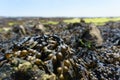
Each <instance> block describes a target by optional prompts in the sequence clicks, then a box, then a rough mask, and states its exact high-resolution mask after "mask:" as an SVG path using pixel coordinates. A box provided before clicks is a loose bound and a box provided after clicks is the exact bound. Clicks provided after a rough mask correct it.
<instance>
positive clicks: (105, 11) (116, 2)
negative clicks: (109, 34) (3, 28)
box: [0, 0, 120, 17]
mask: <svg viewBox="0 0 120 80" xmlns="http://www.w3.org/2000/svg"><path fill="white" fill-rule="evenodd" d="M0 16H7V17H22V16H28V17H29V16H33V17H34V16H35V17H116V16H120V0H0Z"/></svg>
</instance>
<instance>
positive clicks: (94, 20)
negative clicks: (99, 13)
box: [63, 17, 120, 25]
mask: <svg viewBox="0 0 120 80" xmlns="http://www.w3.org/2000/svg"><path fill="white" fill-rule="evenodd" d="M84 20H85V22H86V23H91V22H92V23H94V24H96V25H103V24H104V23H105V22H108V21H120V17H118V18H84ZM63 21H64V22H66V23H75V22H80V19H79V18H73V19H66V20H63Z"/></svg>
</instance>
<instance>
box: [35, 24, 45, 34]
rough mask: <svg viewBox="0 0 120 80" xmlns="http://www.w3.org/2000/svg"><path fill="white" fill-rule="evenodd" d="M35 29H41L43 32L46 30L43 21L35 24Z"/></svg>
mask: <svg viewBox="0 0 120 80" xmlns="http://www.w3.org/2000/svg"><path fill="white" fill-rule="evenodd" d="M34 29H35V30H36V31H41V32H45V30H46V28H45V27H44V26H43V25H42V24H41V23H37V24H36V25H35V26H34Z"/></svg>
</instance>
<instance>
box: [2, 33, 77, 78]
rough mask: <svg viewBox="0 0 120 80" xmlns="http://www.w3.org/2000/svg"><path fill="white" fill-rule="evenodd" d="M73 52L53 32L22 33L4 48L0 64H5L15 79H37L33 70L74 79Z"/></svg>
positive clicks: (55, 76)
mask: <svg viewBox="0 0 120 80" xmlns="http://www.w3.org/2000/svg"><path fill="white" fill-rule="evenodd" d="M74 53H75V51H74V50H73V49H72V48H70V47H69V46H67V45H66V44H65V43H64V42H63V40H62V39H61V38H59V37H58V36H57V35H52V36H50V35H49V36H47V35H43V36H33V37H25V38H24V39H21V40H20V41H19V42H14V45H13V46H12V47H11V48H10V49H9V50H8V51H6V54H5V56H4V57H5V58H4V59H3V60H2V59H1V66H4V65H7V64H8V65H9V67H10V68H11V69H12V71H11V74H10V75H9V76H11V77H12V78H13V79H15V80H23V79H24V80H39V79H38V78H39V76H38V75H36V76H35V75H33V73H40V72H41V71H42V72H43V73H44V74H42V75H54V78H55V79H58V80H63V79H65V80H66V79H74V78H76V77H77V75H76V72H75V71H76V70H74V68H75V66H76V63H75V62H74V59H73V55H74ZM38 71H40V72H38ZM40 77H41V76H40ZM16 78H17V79H16ZM41 79H42V77H41Z"/></svg>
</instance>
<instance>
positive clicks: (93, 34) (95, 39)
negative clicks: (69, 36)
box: [81, 23, 103, 46]
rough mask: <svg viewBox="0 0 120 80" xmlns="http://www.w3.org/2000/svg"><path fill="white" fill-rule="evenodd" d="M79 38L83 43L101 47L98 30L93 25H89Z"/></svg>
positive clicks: (101, 39) (101, 40) (101, 41)
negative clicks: (86, 42)
mask: <svg viewBox="0 0 120 80" xmlns="http://www.w3.org/2000/svg"><path fill="white" fill-rule="evenodd" d="M81 38H82V39H83V40H84V41H90V42H92V44H94V45H95V46H101V45H102V43H103V38H102V36H101V33H100V30H99V29H98V28H97V27H96V26H95V25H94V24H93V23H91V24H89V26H88V29H87V30H86V31H85V32H84V33H83V35H82V37H81Z"/></svg>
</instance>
